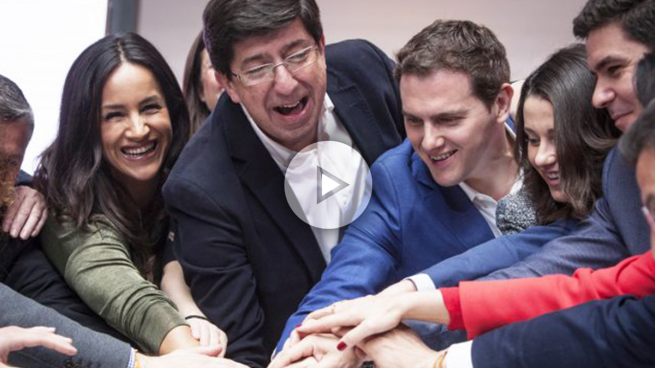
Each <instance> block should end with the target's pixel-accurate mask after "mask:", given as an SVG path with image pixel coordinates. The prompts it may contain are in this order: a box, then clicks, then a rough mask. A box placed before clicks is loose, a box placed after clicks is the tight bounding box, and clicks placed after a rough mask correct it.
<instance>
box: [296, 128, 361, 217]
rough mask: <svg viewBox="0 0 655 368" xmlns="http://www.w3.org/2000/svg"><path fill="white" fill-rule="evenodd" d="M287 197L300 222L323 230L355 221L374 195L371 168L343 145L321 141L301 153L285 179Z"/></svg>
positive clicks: (354, 152)
mask: <svg viewBox="0 0 655 368" xmlns="http://www.w3.org/2000/svg"><path fill="white" fill-rule="evenodd" d="M284 179H285V180H284V194H285V196H286V199H287V202H288V203H289V206H290V207H291V209H292V210H293V212H294V213H295V214H296V216H298V217H299V218H300V219H301V220H303V221H304V222H305V223H307V224H308V225H310V226H313V227H316V228H320V229H338V228H340V227H343V226H346V225H348V224H350V223H351V222H353V221H355V220H356V219H357V218H358V217H359V216H360V215H361V214H362V212H364V209H366V206H367V205H368V203H369V201H370V199H371V194H372V192H373V180H372V177H371V171H370V169H369V167H368V164H367V163H366V161H365V160H364V158H363V157H362V155H360V154H359V152H358V151H357V150H356V149H354V148H352V147H350V146H348V145H346V144H343V143H341V142H334V141H321V142H317V143H313V144H310V145H309V146H307V147H305V148H304V149H302V150H301V151H300V152H298V153H297V154H296V155H295V156H294V157H293V159H292V160H291V162H290V163H289V166H288V168H287V171H286V172H285V175H284Z"/></svg>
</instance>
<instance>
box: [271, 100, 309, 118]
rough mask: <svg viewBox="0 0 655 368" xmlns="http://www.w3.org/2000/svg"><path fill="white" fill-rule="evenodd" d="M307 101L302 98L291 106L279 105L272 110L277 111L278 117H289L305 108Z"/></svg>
mask: <svg viewBox="0 0 655 368" xmlns="http://www.w3.org/2000/svg"><path fill="white" fill-rule="evenodd" d="M308 100H309V98H308V97H303V98H301V99H300V100H299V101H297V102H296V103H295V104H292V105H281V106H277V107H275V108H273V109H274V110H275V111H277V112H278V113H279V114H280V115H284V116H289V115H294V114H298V113H300V112H301V111H302V110H303V109H304V108H305V106H307V101H308Z"/></svg>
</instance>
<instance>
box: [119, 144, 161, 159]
mask: <svg viewBox="0 0 655 368" xmlns="http://www.w3.org/2000/svg"><path fill="white" fill-rule="evenodd" d="M154 148H155V142H152V143H151V144H149V145H147V146H143V147H139V148H123V152H124V153H126V154H128V155H131V156H139V155H142V154H144V153H146V152H148V151H151V150H153V149H154Z"/></svg>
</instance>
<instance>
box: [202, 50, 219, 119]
mask: <svg viewBox="0 0 655 368" xmlns="http://www.w3.org/2000/svg"><path fill="white" fill-rule="evenodd" d="M200 82H201V84H202V91H201V92H202V93H201V94H200V100H201V101H202V102H204V103H205V105H206V106H207V109H208V110H209V111H214V107H216V102H217V101H218V98H219V97H221V93H223V85H221V83H220V82H219V81H218V79H217V78H216V73H214V68H213V67H212V62H211V61H210V60H209V54H207V49H204V50H202V52H201V53H200Z"/></svg>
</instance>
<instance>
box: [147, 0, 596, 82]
mask: <svg viewBox="0 0 655 368" xmlns="http://www.w3.org/2000/svg"><path fill="white" fill-rule="evenodd" d="M317 1H318V3H319V6H320V8H321V12H322V20H323V27H324V30H325V34H326V39H327V42H328V43H331V42H337V41H340V40H344V39H350V38H365V39H368V40H370V41H372V42H373V43H375V44H376V45H378V46H379V47H380V48H382V50H384V51H385V52H386V53H387V54H388V55H390V56H393V55H394V53H395V52H396V51H398V50H399V49H400V48H401V47H402V46H403V45H404V44H405V42H407V41H408V40H409V38H410V37H411V36H413V35H414V34H416V33H417V32H418V31H420V30H421V29H422V28H423V27H425V26H427V25H428V24H430V23H431V22H432V21H434V20H435V19H437V18H444V19H468V20H472V21H475V22H478V23H481V24H484V25H486V26H487V27H489V28H491V29H492V30H493V31H494V32H495V33H496V35H497V36H498V38H499V39H500V41H501V42H503V44H504V45H505V47H506V48H507V52H508V56H509V60H510V64H511V66H512V78H514V79H520V78H524V77H526V76H527V75H528V74H529V73H530V71H532V69H534V68H535V67H536V66H538V65H539V64H540V63H541V62H542V61H544V60H545V58H546V57H547V56H548V55H549V54H550V53H552V52H553V51H555V50H556V49H558V48H560V47H562V46H565V45H567V44H569V43H571V42H574V41H575V38H574V37H573V35H572V31H571V30H572V25H571V22H572V20H573V18H574V17H575V16H576V15H577V14H578V12H579V11H580V9H582V6H583V5H584V4H585V2H586V0H549V1H545V0H406V1H399V0H317ZM206 3H207V0H185V1H182V0H141V3H140V13H139V18H138V32H139V33H140V34H141V35H143V36H144V37H146V38H147V39H149V40H150V41H152V42H153V43H154V44H155V46H157V48H158V49H159V50H160V51H161V52H162V54H164V57H165V58H166V60H168V62H169V63H170V64H171V67H172V68H173V71H174V72H175V74H176V75H177V76H178V79H179V80H180V81H181V80H182V73H183V71H184V62H185V60H186V55H187V53H188V50H189V47H190V46H191V42H192V40H193V38H194V37H195V35H196V34H197V32H199V31H200V29H201V27H202V20H201V17H202V11H203V9H204V6H205V4H206Z"/></svg>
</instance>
